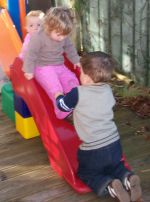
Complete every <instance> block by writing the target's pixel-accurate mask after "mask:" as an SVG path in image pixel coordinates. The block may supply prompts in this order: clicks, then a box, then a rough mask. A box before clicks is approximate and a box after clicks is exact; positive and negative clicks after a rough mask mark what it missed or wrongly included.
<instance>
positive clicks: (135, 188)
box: [129, 175, 142, 202]
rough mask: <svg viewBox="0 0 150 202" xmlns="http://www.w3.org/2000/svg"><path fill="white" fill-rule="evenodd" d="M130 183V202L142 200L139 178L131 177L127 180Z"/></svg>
mask: <svg viewBox="0 0 150 202" xmlns="http://www.w3.org/2000/svg"><path fill="white" fill-rule="evenodd" d="M129 182H130V192H131V201H136V202H138V201H140V200H142V199H141V197H142V189H141V185H140V178H139V176H137V175H131V176H130V178H129Z"/></svg>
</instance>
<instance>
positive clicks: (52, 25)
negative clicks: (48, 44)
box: [44, 7, 74, 35]
mask: <svg viewBox="0 0 150 202" xmlns="http://www.w3.org/2000/svg"><path fill="white" fill-rule="evenodd" d="M73 24H74V13H73V11H72V9H69V8H67V7H52V8H50V9H49V10H48V12H47V14H46V16H45V19H44V29H45V31H46V32H47V33H48V34H50V33H51V32H52V31H53V30H55V31H56V32H58V33H60V34H62V35H68V34H69V33H70V32H71V31H72V29H73Z"/></svg>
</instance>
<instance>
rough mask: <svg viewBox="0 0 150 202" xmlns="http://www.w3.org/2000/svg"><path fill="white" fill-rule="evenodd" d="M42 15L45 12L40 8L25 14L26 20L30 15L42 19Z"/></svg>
mask: <svg viewBox="0 0 150 202" xmlns="http://www.w3.org/2000/svg"><path fill="white" fill-rule="evenodd" d="M44 15H45V13H44V12H43V11H41V10H33V11H30V12H29V13H28V14H27V15H26V21H27V20H28V19H30V17H38V18H39V19H42V18H43V17H44Z"/></svg>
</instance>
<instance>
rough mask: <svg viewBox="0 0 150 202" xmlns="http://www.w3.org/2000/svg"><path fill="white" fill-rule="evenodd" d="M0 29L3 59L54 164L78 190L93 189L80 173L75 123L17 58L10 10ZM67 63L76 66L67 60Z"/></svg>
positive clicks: (0, 20)
mask: <svg viewBox="0 0 150 202" xmlns="http://www.w3.org/2000/svg"><path fill="white" fill-rule="evenodd" d="M0 29H1V32H0V60H1V63H2V66H3V69H4V71H5V73H6V74H7V75H8V77H9V78H10V80H11V82H12V85H13V89H14V92H15V93H16V94H17V95H19V96H20V97H21V98H22V99H23V100H24V101H25V103H26V104H27V106H28V108H29V110H30V112H31V114H32V116H33V117H34V120H35V123H36V126H37V128H38V130H39V132H40V136H41V139H42V142H43V145H44V146H45V149H46V151H47V154H48V158H49V161H50V165H51V167H52V168H53V169H54V170H55V171H56V172H57V173H58V174H59V175H60V176H62V177H64V179H65V180H66V181H67V182H68V183H69V184H70V185H71V186H72V187H73V189H75V190H76V191H77V192H79V193H86V192H89V191H91V190H90V189H89V188H88V187H87V186H86V185H85V184H84V183H83V182H82V181H81V180H80V179H79V178H78V176H77V175H76V172H77V167H78V162H77V150H78V146H79V144H80V140H79V139H78V136H77V134H76V131H75V129H74V127H73V125H71V124H70V123H69V122H67V121H65V120H59V119H57V118H56V116H55V113H54V110H53V105H52V102H51V100H50V99H49V98H48V96H47V94H46V93H45V92H44V91H43V89H42V88H41V87H40V86H39V85H38V83H36V81H35V80H34V79H32V80H26V79H25V77H24V75H23V72H22V61H21V60H20V59H19V58H17V57H16V56H17V55H18V53H19V51H20V48H21V45H22V43H21V40H20V38H19V36H18V34H17V31H16V29H15V27H14V25H13V23H12V21H11V18H10V16H9V14H8V12H7V10H6V9H2V10H1V11H0ZM15 58H16V59H15ZM14 59H15V60H14ZM10 64H11V67H10ZM66 65H67V66H68V67H69V68H72V69H73V67H72V65H71V63H69V61H67V60H66ZM75 73H77V74H79V72H75ZM77 76H78V75H77Z"/></svg>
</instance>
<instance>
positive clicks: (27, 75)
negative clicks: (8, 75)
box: [24, 73, 33, 80]
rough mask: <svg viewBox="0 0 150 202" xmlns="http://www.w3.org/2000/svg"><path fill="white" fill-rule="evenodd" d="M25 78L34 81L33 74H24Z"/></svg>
mask: <svg viewBox="0 0 150 202" xmlns="http://www.w3.org/2000/svg"><path fill="white" fill-rule="evenodd" d="M24 76H25V78H26V79H28V80H31V79H33V74H32V73H24Z"/></svg>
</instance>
